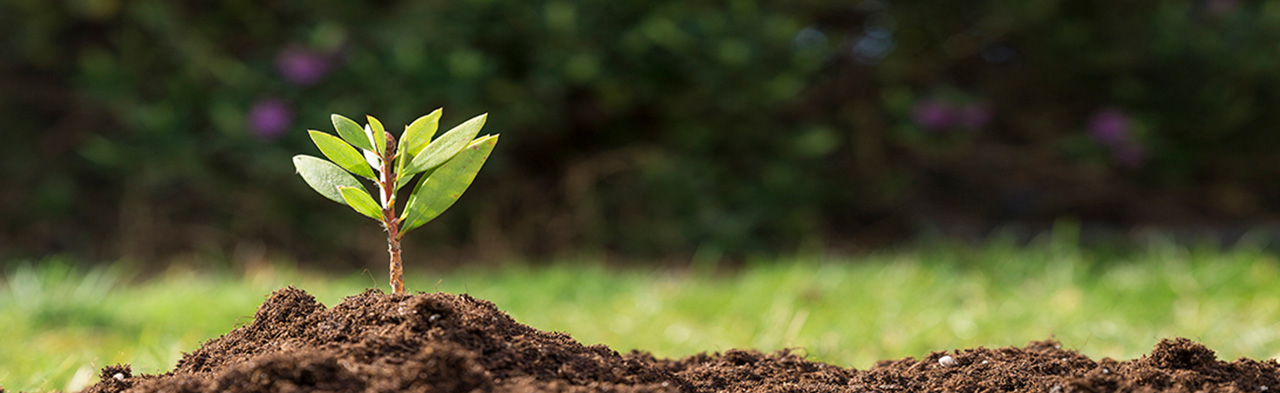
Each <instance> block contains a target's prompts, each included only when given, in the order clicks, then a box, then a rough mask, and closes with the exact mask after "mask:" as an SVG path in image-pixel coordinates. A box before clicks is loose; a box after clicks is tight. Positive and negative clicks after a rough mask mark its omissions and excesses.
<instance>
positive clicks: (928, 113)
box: [912, 99, 957, 131]
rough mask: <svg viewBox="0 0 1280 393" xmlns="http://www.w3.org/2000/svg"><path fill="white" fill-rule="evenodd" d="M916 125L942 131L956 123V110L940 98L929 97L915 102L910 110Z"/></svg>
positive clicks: (929, 129)
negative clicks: (913, 108)
mask: <svg viewBox="0 0 1280 393" xmlns="http://www.w3.org/2000/svg"><path fill="white" fill-rule="evenodd" d="M912 117H913V118H914V119H915V122H916V125H918V126H920V127H922V128H924V129H925V130H928V131H942V130H945V129H948V128H951V127H952V126H954V125H955V123H956V117H957V116H956V111H955V109H953V108H952V107H951V106H950V105H947V103H945V102H942V101H941V100H936V99H930V100H925V101H920V102H917V103H916V107H915V110H914V111H913V112H912Z"/></svg>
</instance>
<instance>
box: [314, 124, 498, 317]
mask: <svg viewBox="0 0 1280 393" xmlns="http://www.w3.org/2000/svg"><path fill="white" fill-rule="evenodd" d="M440 114H441V110H440V109H436V110H435V111H434V112H431V113H430V114H427V115H425V116H422V117H419V118H418V119H417V120H414V121H413V123H410V124H409V125H407V126H405V128H404V132H403V133H401V134H400V142H399V143H398V144H397V143H396V138H395V137H393V136H391V133H389V132H386V130H385V129H384V128H383V127H382V123H381V122H379V121H378V119H375V118H374V117H373V116H367V118H368V122H369V123H368V124H365V125H364V127H363V128H362V127H360V125H359V124H358V123H356V122H355V121H353V120H351V119H348V118H346V117H344V116H342V115H339V114H333V115H332V116H330V118H331V119H332V121H333V128H335V129H337V131H338V136H337V137H335V136H333V135H330V134H326V133H324V132H320V131H315V130H308V131H307V132H308V133H309V134H311V141H312V142H315V144H316V147H318V148H320V152H321V153H323V154H324V156H325V157H326V158H328V159H329V160H328V161H326V160H324V159H321V158H319V157H314V156H309V155H305V154H300V155H296V156H294V157H293V166H294V167H295V168H297V171H298V174H299V175H301V176H302V180H305V181H306V182H307V185H309V186H311V188H312V189H315V190H316V192H318V193H320V195H324V196H325V197H326V198H329V199H331V200H333V201H334V202H338V203H341V204H344V205H347V206H350V207H351V208H352V209H353V210H355V211H356V212H357V213H360V214H363V215H365V216H366V217H369V218H372V219H374V220H377V221H378V222H381V223H382V227H383V228H384V229H386V231H387V253H388V254H390V258H391V262H390V266H389V268H390V270H391V288H392V291H393V292H394V293H404V268H403V266H402V264H401V262H400V261H401V259H400V239H401V238H403V237H404V234H405V233H408V232H409V231H411V230H413V229H414V228H417V227H420V226H422V224H426V223H427V222H428V221H431V220H432V219H434V218H436V217H437V216H439V215H440V213H443V212H444V211H445V209H448V208H449V206H453V203H454V202H456V201H457V200H458V198H459V197H461V196H462V193H463V192H465V191H466V190H467V187H469V186H470V185H471V181H472V180H474V179H475V178H476V173H477V172H479V171H480V167H481V166H483V165H484V162H485V160H487V159H488V158H489V153H490V152H492V151H493V146H494V145H496V144H497V143H498V136H497V135H485V136H482V137H479V138H477V137H476V134H478V133H479V132H480V128H481V127H484V121H485V119H486V118H487V117H488V114H483V115H480V116H476V117H474V118H472V119H471V120H467V121H466V122H463V123H462V124H459V125H458V126H457V127H454V128H453V129H451V130H449V132H446V133H444V134H443V135H440V137H439V138H435V140H432V139H431V137H432V136H434V135H435V133H436V129H437V128H438V127H439V124H440ZM418 174H422V176H420V177H421V180H419V181H418V184H417V185H416V186H414V187H413V191H412V192H410V193H409V202H408V203H406V204H405V206H404V208H403V209H402V210H401V211H400V212H399V213H397V212H396V191H398V190H399V189H400V188H401V187H404V186H405V185H406V184H408V183H409V182H410V181H412V180H413V178H414V177H416V176H418ZM352 175H355V176H352ZM356 176H359V177H363V178H365V179H368V180H370V181H372V183H373V184H374V185H375V186H377V194H378V201H377V202H375V201H374V199H373V197H372V196H370V195H369V191H368V189H366V188H365V186H364V185H363V184H361V182H360V181H359V180H357V178H356Z"/></svg>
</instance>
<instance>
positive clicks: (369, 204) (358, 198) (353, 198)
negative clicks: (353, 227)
mask: <svg viewBox="0 0 1280 393" xmlns="http://www.w3.org/2000/svg"><path fill="white" fill-rule="evenodd" d="M338 191H339V192H341V193H342V199H345V200H346V201H347V206H351V208H352V209H354V210H355V211H356V212H357V213H360V214H363V215H365V216H366V217H369V218H372V219H374V220H378V221H382V209H380V208H378V204H377V203H376V202H374V201H373V197H371V196H369V191H366V190H365V189H364V187H345V186H338Z"/></svg>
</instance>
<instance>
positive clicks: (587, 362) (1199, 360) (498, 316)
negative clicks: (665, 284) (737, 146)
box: [85, 287, 1280, 393]
mask: <svg viewBox="0 0 1280 393" xmlns="http://www.w3.org/2000/svg"><path fill="white" fill-rule="evenodd" d="M401 391H413V392H1267V391H1276V392H1280V364H1277V363H1276V361H1275V360H1268V361H1255V360H1249V359H1239V360H1236V361H1233V362H1223V361H1220V360H1218V359H1217V358H1216V357H1215V355H1214V353H1213V351H1211V350H1209V349H1208V348H1205V347H1204V346H1203V345H1200V344H1198V343H1195V342H1192V341H1190V340H1187V339H1182V338H1179V339H1172V340H1163V341H1161V342H1160V343H1158V344H1156V346H1155V349H1153V350H1152V352H1151V354H1149V355H1146V356H1143V357H1142V358H1139V359H1135V360H1130V361H1123V362H1121V361H1115V360H1112V359H1102V360H1101V361H1094V360H1091V359H1089V358H1087V357H1085V356H1084V355H1081V354H1080V353H1078V352H1075V351H1071V350H1067V349H1062V348H1061V347H1060V345H1059V344H1058V343H1056V342H1053V341H1040V342H1032V343H1030V344H1027V345H1026V346H1025V347H1022V348H1013V347H1010V348H999V349H986V348H977V349H966V350H956V351H950V352H934V353H931V354H929V355H928V356H925V357H924V358H923V359H914V358H906V359H901V360H894V361H883V362H880V363H878V364H876V365H875V366H874V367H872V368H871V369H869V370H854V369H848V368H842V367H838V366H833V365H828V364H823V363H819V362H814V361H810V360H807V359H805V358H804V357H803V356H800V355H797V354H795V353H791V352H786V351H782V352H777V353H771V354H764V353H760V352H756V351H753V350H730V351H727V352H724V353H716V354H700V355H695V356H690V357H687V358H684V359H678V360H669V359H657V358H654V357H653V356H651V355H649V354H648V353H644V352H631V353H625V354H620V353H618V352H616V351H613V350H611V349H609V348H608V347H606V346H603V345H594V346H584V345H582V344H580V343H578V342H577V341H575V340H574V339H573V338H572V337H569V336H568V335H565V334H561V333H549V332H542V331H538V330H536V329H533V328H531V327H528V326H525V325H522V324H520V323H517V322H516V321H514V320H512V319H511V318H510V317H509V316H507V315H506V313H503V312H502V311H501V310H499V309H498V308H497V307H496V306H495V305H494V304H493V303H490V302H488V301H484V300H480V299H475V298H472V297H470V296H467V295H451V294H444V293H431V294H418V295H405V294H401V295H387V294H383V293H381V292H379V291H376V290H369V291H366V292H364V293H362V294H359V295H356V296H351V297H348V298H347V299H346V300H344V301H343V302H342V303H341V304H338V305H337V306H335V307H333V308H331V309H326V308H325V307H324V306H323V305H321V304H320V303H318V302H316V300H315V298H313V297H312V296H311V295H308V294H307V293H306V292H304V291H302V290H299V289H296V288H293V287H289V288H285V289H281V290H279V291H276V292H275V293H273V294H272V295H271V297H270V298H269V299H268V300H267V301H266V302H265V303H264V304H263V305H262V306H261V307H260V308H259V309H258V311H257V313H256V314H255V315H254V319H253V322H252V323H249V324H248V325H245V326H241V327H238V328H236V329H234V330H232V331H231V332H229V333H227V334H226V335H223V336H222V337H219V338H217V339H213V340H210V341H208V342H206V343H204V345H203V346H201V347H200V348H199V349H197V350H195V352H191V353H188V354H185V355H184V356H183V357H182V360H180V361H178V364H177V366H176V367H175V368H174V369H173V370H172V371H169V372H167V373H164V374H160V375H146V374H137V375H135V374H134V373H133V372H132V370H130V368H129V366H128V365H114V366H109V367H106V368H104V369H102V373H101V381H100V382H98V383H97V384H96V385H93V386H91V387H89V388H88V389H86V390H85V392H88V393H104V392H233V393H234V392H401Z"/></svg>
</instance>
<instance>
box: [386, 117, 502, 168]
mask: <svg viewBox="0 0 1280 393" xmlns="http://www.w3.org/2000/svg"><path fill="white" fill-rule="evenodd" d="M488 117H489V114H488V113H486V114H483V115H480V116H476V117H473V118H471V120H467V121H466V122H463V123H462V124H459V125H458V126H457V127H453V129H451V130H449V132H446V133H444V135H441V136H440V137H439V138H436V140H434V141H432V142H431V144H429V145H427V147H426V148H425V149H423V150H422V154H419V155H417V156H415V157H413V161H410V162H409V165H408V166H407V167H406V168H404V171H402V172H401V176H408V175H412V174H415V173H418V172H423V171H426V170H429V169H432V168H435V167H437V166H440V165H441V164H444V163H445V161H449V159H451V158H453V156H455V155H457V154H458V152H460V151H462V148H464V147H466V146H467V143H469V142H471V140H472V139H474V138H475V137H476V134H478V133H480V128H482V127H484V121H485V119H486V118H488Z"/></svg>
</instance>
